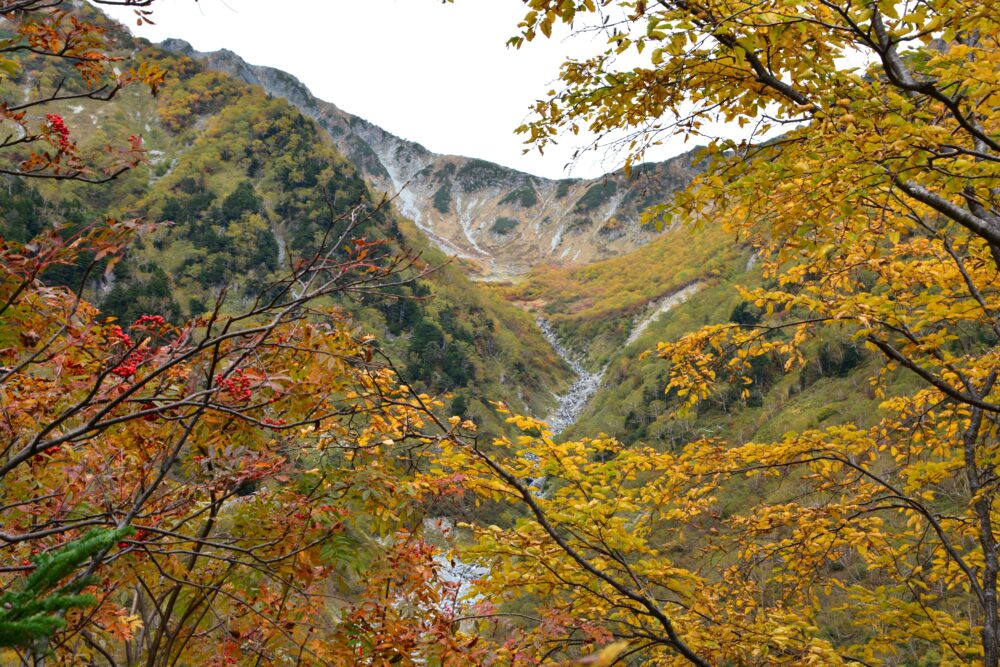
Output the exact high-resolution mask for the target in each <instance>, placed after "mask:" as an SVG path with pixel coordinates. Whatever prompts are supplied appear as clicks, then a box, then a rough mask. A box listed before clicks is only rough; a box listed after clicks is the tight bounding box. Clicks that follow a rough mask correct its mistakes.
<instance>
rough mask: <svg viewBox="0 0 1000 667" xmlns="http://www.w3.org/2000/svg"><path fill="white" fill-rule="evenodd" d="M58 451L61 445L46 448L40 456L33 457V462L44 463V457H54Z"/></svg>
mask: <svg viewBox="0 0 1000 667" xmlns="http://www.w3.org/2000/svg"><path fill="white" fill-rule="evenodd" d="M57 451H59V445H52V446H51V447H46V448H45V451H43V452H41V453H38V454H35V455H34V456H33V457H32V460H34V461H44V460H45V456H44V455H45V454H48V455H49V456H52V455H53V454H55V453H56V452H57Z"/></svg>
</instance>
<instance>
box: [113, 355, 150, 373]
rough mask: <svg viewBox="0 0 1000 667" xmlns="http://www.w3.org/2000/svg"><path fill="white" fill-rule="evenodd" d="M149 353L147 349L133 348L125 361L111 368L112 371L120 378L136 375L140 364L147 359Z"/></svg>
mask: <svg viewBox="0 0 1000 667" xmlns="http://www.w3.org/2000/svg"><path fill="white" fill-rule="evenodd" d="M147 356H149V353H148V352H146V350H133V351H132V354H130V355H128V358H127V359H125V361H123V362H121V363H120V364H118V365H117V366H115V367H114V368H112V369H111V372H112V373H114V374H115V375H117V376H118V377H120V378H129V377H132V376H133V375H135V372H136V370H138V369H139V364H141V363H142V362H144V361H145V360H146V357H147Z"/></svg>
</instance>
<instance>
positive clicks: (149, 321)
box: [130, 315, 167, 329]
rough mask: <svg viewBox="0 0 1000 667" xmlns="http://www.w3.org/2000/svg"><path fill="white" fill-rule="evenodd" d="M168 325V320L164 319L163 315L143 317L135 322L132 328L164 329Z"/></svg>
mask: <svg viewBox="0 0 1000 667" xmlns="http://www.w3.org/2000/svg"><path fill="white" fill-rule="evenodd" d="M166 323H167V322H166V320H164V319H163V315H143V316H142V317H140V318H139V319H137V320H136V321H135V322H133V323H132V326H131V327H130V328H131V329H135V328H136V327H144V326H157V327H162V326H163V325H165V324H166Z"/></svg>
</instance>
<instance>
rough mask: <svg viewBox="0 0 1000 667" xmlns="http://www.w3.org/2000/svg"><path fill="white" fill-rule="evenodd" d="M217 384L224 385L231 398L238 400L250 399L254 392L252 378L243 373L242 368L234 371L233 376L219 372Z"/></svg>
mask: <svg viewBox="0 0 1000 667" xmlns="http://www.w3.org/2000/svg"><path fill="white" fill-rule="evenodd" d="M215 384H217V385H219V386H220V387H222V389H223V390H224V391H225V392H226V393H227V394H229V396H230V398H233V399H235V400H237V401H245V400H248V399H249V398H250V394H251V393H252V392H251V391H250V378H248V377H247V376H246V375H245V374H244V373H243V369H242V368H241V369H238V370H237V371H236V372H234V373H233V375H232V377H223V376H222V373H219V374H218V375H216V376H215Z"/></svg>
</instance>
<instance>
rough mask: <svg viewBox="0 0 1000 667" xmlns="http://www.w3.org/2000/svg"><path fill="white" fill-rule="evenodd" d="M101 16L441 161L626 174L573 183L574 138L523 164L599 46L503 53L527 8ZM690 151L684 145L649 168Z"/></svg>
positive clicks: (393, 6)
mask: <svg viewBox="0 0 1000 667" xmlns="http://www.w3.org/2000/svg"><path fill="white" fill-rule="evenodd" d="M104 9H105V11H108V12H109V13H111V14H112V15H113V16H116V17H117V18H119V19H120V20H121V21H122V22H123V23H125V24H126V25H128V26H130V28H131V29H132V30H133V32H135V33H136V34H139V35H141V36H143V37H146V38H147V39H149V40H151V41H154V42H158V41H161V40H163V39H165V38H167V37H179V38H181V39H185V40H187V41H188V42H190V43H191V44H192V45H193V46H194V47H195V48H196V49H198V50H199V51H212V50H215V49H220V48H227V49H230V50H231V51H235V52H236V53H238V54H239V55H240V56H242V57H243V58H244V59H245V60H247V61H248V62H250V63H253V64H256V65H269V66H271V67H277V68H279V69H282V70H285V71H287V72H290V73H291V74H294V75H295V76H296V77H298V78H299V79H300V80H302V81H303V82H304V83H305V84H306V85H307V86H308V87H309V88H310V90H312V92H313V94H314V95H316V96H317V97H319V98H321V99H323V100H326V101H328V102H333V103H334V104H336V105H337V106H339V107H340V108H342V109H344V110H345V111H348V112H350V113H353V114H355V115H358V116H361V117H362V118H365V119H367V120H369V121H371V122H373V123H375V124H377V125H379V126H381V127H383V128H385V129H386V130H389V131H390V132H392V133H394V134H397V135H399V136H401V137H404V138H406V139H410V140H413V141H417V142H419V143H421V144H423V145H424V146H425V147H427V148H428V149H430V150H432V151H435V152H437V153H454V154H458V155H468V156H472V157H478V158H483V159H487V160H492V161H494V162H498V163H500V164H503V165H507V166H510V167H514V168H516V169H520V170H522V171H526V172H529V173H533V174H537V175H540V176H548V177H553V178H558V177H563V176H567V175H572V176H575V177H591V176H597V175H600V174H601V173H604V172H605V171H610V170H612V169H615V168H618V167H620V166H621V165H620V164H619V163H618V162H617V161H615V160H614V159H613V158H601V157H600V156H599V155H593V156H591V157H590V158H589V159H586V160H582V161H581V162H580V163H578V164H577V165H575V166H574V168H573V170H572V173H570V174H567V172H566V171H564V168H563V167H564V165H565V164H566V163H567V162H568V161H569V157H570V154H571V152H572V149H573V148H575V147H578V146H580V145H581V143H582V140H581V139H580V138H579V137H574V136H567V137H565V138H564V139H563V140H562V141H561V142H560V146H559V147H558V149H552V150H550V149H547V150H546V153H545V155H544V156H540V155H539V154H538V152H537V151H536V150H532V151H531V152H530V153H529V154H527V155H522V150H523V148H524V146H523V144H522V143H521V142H522V138H521V137H520V136H519V135H514V134H513V130H514V128H515V127H517V126H518V125H520V124H521V123H522V122H523V121H524V120H525V118H526V117H527V115H528V108H529V106H530V105H531V103H532V102H533V101H534V100H535V99H537V98H539V97H542V96H544V94H545V92H546V91H547V90H549V89H550V88H551V87H552V84H553V81H554V80H555V78H556V76H557V74H558V68H559V64H560V63H561V62H562V59H563V57H564V56H565V55H566V54H567V53H569V52H571V51H573V50H576V51H577V53H582V50H595V49H597V48H599V47H600V46H601V44H600V43H594V42H589V40H590V39H592V38H590V37H584V38H577V40H576V41H573V42H569V41H565V40H559V39H554V40H551V41H550V40H537V41H536V42H534V43H532V44H530V45H527V46H526V47H525V48H523V49H521V50H519V51H518V50H514V49H510V48H507V46H506V45H505V42H506V39H507V38H508V37H510V36H511V35H513V34H514V33H515V31H516V25H517V23H518V21H519V20H520V18H521V17H522V16H523V12H524V5H523V4H522V3H521V2H520V0H458V2H456V3H455V4H442V3H441V1H440V0H282V1H281V2H273V0H161V1H159V2H156V3H154V5H153V6H152V9H153V16H152V18H153V20H154V21H155V25H152V26H143V27H141V28H139V27H136V25H135V17H134V14H133V13H132V10H130V9H121V8H119V9H117V10H116V9H115V8H108V7H104ZM580 40H588V41H583V42H582V43H581V41H580ZM690 147H691V146H690V145H688V146H685V145H683V144H681V143H680V142H679V141H678V142H677V143H674V144H672V145H666V146H663V147H661V149H660V150H658V152H657V153H656V154H653V153H650V154H648V156H647V158H648V159H654V158H655V159H665V158H667V157H669V156H671V155H675V154H678V153H680V152H683V151H684V150H686V149H687V148H690Z"/></svg>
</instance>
